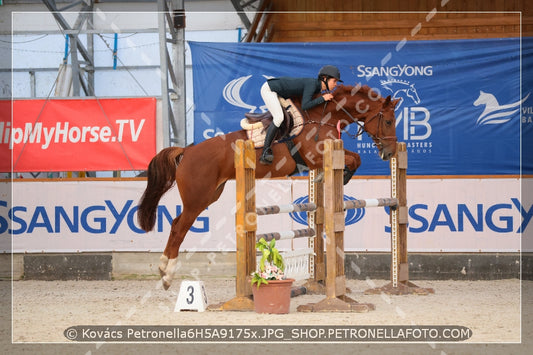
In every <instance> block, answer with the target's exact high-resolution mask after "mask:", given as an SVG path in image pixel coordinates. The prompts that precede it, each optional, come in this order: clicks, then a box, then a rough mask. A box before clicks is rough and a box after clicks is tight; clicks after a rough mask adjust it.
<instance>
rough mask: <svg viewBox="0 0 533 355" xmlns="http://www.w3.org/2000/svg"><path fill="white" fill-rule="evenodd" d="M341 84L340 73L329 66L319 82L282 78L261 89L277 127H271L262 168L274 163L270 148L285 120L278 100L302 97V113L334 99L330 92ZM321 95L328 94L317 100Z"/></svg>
mask: <svg viewBox="0 0 533 355" xmlns="http://www.w3.org/2000/svg"><path fill="white" fill-rule="evenodd" d="M337 82H341V83H342V82H343V81H342V80H341V74H340V72H339V69H338V68H337V67H335V66H333V65H326V66H324V67H322V68H321V69H320V71H319V72H318V78H317V79H314V78H290V77H281V78H273V79H268V80H267V82H265V83H264V84H263V86H261V97H262V98H263V101H264V102H265V105H266V107H267V108H268V110H269V111H270V113H271V114H272V117H273V124H271V125H270V126H269V127H268V130H267V133H266V137H265V145H264V147H263V153H262V154H261V158H260V159H259V161H260V162H261V163H262V164H266V165H268V164H272V161H273V160H274V155H273V154H272V149H271V148H270V146H271V145H272V141H273V140H274V137H275V136H276V133H277V131H278V128H279V126H280V125H281V123H282V122H283V119H284V115H283V109H282V108H281V104H280V102H279V99H278V96H281V97H283V98H285V99H286V98H290V97H298V96H300V97H301V98H302V110H308V109H310V108H312V107H314V106H316V105H320V104H322V103H324V102H326V101H330V100H331V99H333V94H331V93H330V92H331V90H333V89H334V88H335V86H337ZM319 92H325V93H324V94H323V95H322V96H318V97H316V98H315V99H313V96H314V95H315V94H317V93H319Z"/></svg>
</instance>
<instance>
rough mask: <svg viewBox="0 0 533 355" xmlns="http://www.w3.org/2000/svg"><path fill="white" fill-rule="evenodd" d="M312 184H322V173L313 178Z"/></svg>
mask: <svg viewBox="0 0 533 355" xmlns="http://www.w3.org/2000/svg"><path fill="white" fill-rule="evenodd" d="M313 182H314V183H315V184H316V183H320V182H324V172H323V171H322V172H320V174H318V175H317V176H315V179H314V180H313Z"/></svg>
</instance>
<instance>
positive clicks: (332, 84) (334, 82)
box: [322, 78, 338, 90]
mask: <svg viewBox="0 0 533 355" xmlns="http://www.w3.org/2000/svg"><path fill="white" fill-rule="evenodd" d="M326 81H327V83H328V87H327V88H329V90H333V89H334V88H335V86H337V82H338V81H337V79H335V78H329V79H328V80H326ZM327 88H326V84H324V82H322V90H326V89H327Z"/></svg>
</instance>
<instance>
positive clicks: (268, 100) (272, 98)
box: [261, 82, 284, 127]
mask: <svg viewBox="0 0 533 355" xmlns="http://www.w3.org/2000/svg"><path fill="white" fill-rule="evenodd" d="M261 97H262V98H263V101H264V102H265V105H266V107H267V109H268V110H269V111H270V113H271V114H272V117H273V118H274V119H273V121H274V125H275V126H276V127H279V126H281V123H282V122H283V119H284V116H283V109H282V108H281V104H280V103H279V99H278V94H277V93H275V92H274V91H272V90H270V86H268V83H266V82H265V83H264V84H263V86H261Z"/></svg>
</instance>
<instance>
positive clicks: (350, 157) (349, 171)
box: [343, 149, 361, 185]
mask: <svg viewBox="0 0 533 355" xmlns="http://www.w3.org/2000/svg"><path fill="white" fill-rule="evenodd" d="M360 166H361V157H360V156H359V154H357V153H354V152H352V151H349V150H346V149H345V150H344V178H343V180H344V181H343V182H344V185H346V184H347V183H348V182H350V180H351V178H352V176H353V174H354V173H355V171H356V170H357V169H358V168H359V167H360Z"/></svg>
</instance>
